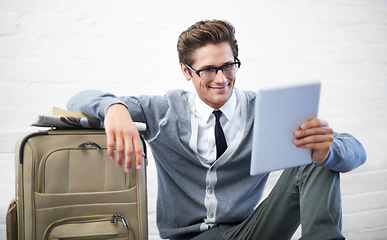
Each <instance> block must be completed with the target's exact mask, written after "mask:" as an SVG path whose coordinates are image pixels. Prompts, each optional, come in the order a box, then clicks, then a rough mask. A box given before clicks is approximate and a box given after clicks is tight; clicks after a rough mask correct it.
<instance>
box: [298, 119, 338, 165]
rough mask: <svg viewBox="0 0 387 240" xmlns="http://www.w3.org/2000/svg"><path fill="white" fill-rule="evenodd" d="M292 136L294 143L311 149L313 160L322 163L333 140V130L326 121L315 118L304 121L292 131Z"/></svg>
mask: <svg viewBox="0 0 387 240" xmlns="http://www.w3.org/2000/svg"><path fill="white" fill-rule="evenodd" d="M294 136H295V137H296V139H295V140H293V144H294V145H296V146H297V147H299V148H309V149H311V150H312V160H313V162H315V163H317V164H322V163H324V162H325V160H326V159H327V158H328V156H329V153H330V148H331V144H332V142H333V130H332V128H330V127H329V125H328V123H327V122H326V121H324V120H320V119H317V118H314V119H311V120H309V121H306V122H304V123H303V124H302V125H301V126H300V128H299V129H298V130H297V131H295V132H294Z"/></svg>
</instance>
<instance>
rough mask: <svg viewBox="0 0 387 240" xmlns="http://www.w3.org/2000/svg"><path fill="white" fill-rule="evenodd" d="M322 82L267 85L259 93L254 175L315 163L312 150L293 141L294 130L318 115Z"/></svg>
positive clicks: (253, 164) (256, 106) (254, 139)
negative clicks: (298, 145) (297, 145)
mask: <svg viewBox="0 0 387 240" xmlns="http://www.w3.org/2000/svg"><path fill="white" fill-rule="evenodd" d="M320 89H321V83H320V81H318V80H316V81H309V82H304V83H297V84H291V85H286V86H276V87H264V88H261V89H260V90H259V91H258V92H257V99H256V101H255V119H254V128H253V131H254V132H253V143H252V144H253V145H252V155H251V169H250V174H251V175H258V174H263V173H268V172H271V171H276V170H281V169H286V168H290V167H295V166H301V165H305V164H308V163H311V162H312V159H311V152H310V150H309V149H301V148H297V147H296V146H295V145H294V144H293V142H292V141H293V140H294V139H295V137H294V135H293V132H294V131H296V130H297V129H298V128H299V126H300V125H301V124H302V123H304V122H305V121H307V120H309V119H312V118H316V117H317V113H318V106H319V100H320Z"/></svg>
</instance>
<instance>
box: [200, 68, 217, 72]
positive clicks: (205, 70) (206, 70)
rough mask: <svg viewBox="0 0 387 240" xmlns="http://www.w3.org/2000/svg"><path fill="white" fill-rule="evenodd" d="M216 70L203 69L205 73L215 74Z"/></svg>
mask: <svg viewBox="0 0 387 240" xmlns="http://www.w3.org/2000/svg"><path fill="white" fill-rule="evenodd" d="M214 70H215V69H213V68H207V69H203V70H202V72H203V73H213V72H214Z"/></svg>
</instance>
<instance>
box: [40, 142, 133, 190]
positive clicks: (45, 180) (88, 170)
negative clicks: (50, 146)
mask: <svg viewBox="0 0 387 240" xmlns="http://www.w3.org/2000/svg"><path fill="white" fill-rule="evenodd" d="M84 144H86V143H84ZM84 144H81V145H79V147H69V148H60V149H56V150H53V151H51V152H48V153H47V154H45V155H44V156H43V158H42V160H41V161H40V164H39V170H38V186H37V191H38V192H40V193H84V192H105V191H120V190H125V189H129V188H131V187H133V186H132V185H131V184H133V181H134V175H135V171H132V172H131V173H129V174H126V173H125V172H124V171H123V169H119V168H117V167H116V165H115V162H114V161H112V160H110V159H109V158H108V155H107V149H106V148H101V147H99V146H98V145H97V146H98V147H85V146H88V145H84ZM88 144H89V145H91V146H93V145H92V144H91V143H88Z"/></svg>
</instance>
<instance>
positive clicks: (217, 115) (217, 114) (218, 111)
mask: <svg viewBox="0 0 387 240" xmlns="http://www.w3.org/2000/svg"><path fill="white" fill-rule="evenodd" d="M212 113H213V114H214V115H215V119H216V121H219V119H220V116H222V113H223V112H222V111H220V110H214V111H213V112H212Z"/></svg>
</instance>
